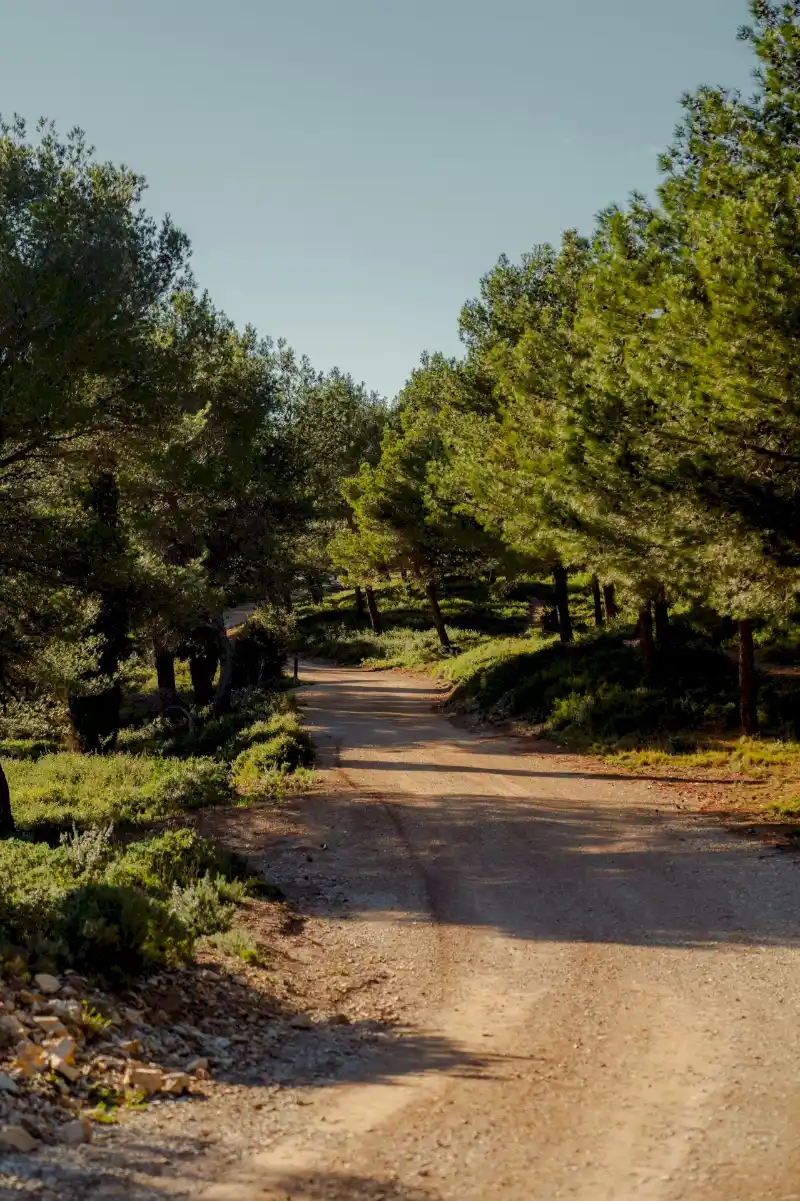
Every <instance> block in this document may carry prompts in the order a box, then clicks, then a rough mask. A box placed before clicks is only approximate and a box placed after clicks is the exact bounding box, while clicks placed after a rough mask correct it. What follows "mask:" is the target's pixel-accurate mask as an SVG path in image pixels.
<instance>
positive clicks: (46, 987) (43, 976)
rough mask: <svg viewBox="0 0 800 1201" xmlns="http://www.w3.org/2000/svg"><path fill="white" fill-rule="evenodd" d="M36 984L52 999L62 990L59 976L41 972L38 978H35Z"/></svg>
mask: <svg viewBox="0 0 800 1201" xmlns="http://www.w3.org/2000/svg"><path fill="white" fill-rule="evenodd" d="M33 981H34V984H35V985H36V987H37V988H39V989H41V991H42V992H43V993H44V994H45V996H48V997H52V996H53V995H54V994H55V993H57V992H59V990H60V989H61V981H60V980H59V978H58V976H51V975H50V974H49V973H48V972H39V975H38V976H34V977H33Z"/></svg>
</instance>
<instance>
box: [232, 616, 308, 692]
mask: <svg viewBox="0 0 800 1201" xmlns="http://www.w3.org/2000/svg"><path fill="white" fill-rule="evenodd" d="M296 632H297V630H296V621H295V618H294V617H293V615H292V614H291V613H288V612H287V611H286V610H285V609H278V608H277V607H276V606H274V605H264V606H263V607H262V608H260V609H256V611H255V612H254V613H252V614H251V615H250V617H249V618H248V619H247V621H246V622H245V623H244V625H243V626H242V628H241V630H239V632H238V633H237V634H235V635H234V637H233V639H232V642H233V686H234V688H247V687H251V688H257V687H258V686H259V685H260V684H262V683H263V682H264V681H267V680H278V679H280V677H281V674H282V672H283V668H284V665H285V663H286V657H287V654H288V652H289V649H290V647H291V646H293V645H294V641H295V638H296Z"/></svg>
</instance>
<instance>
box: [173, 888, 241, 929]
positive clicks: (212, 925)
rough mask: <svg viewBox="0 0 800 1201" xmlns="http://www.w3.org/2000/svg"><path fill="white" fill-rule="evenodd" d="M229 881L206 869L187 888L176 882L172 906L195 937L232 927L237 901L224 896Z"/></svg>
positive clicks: (176, 914)
mask: <svg viewBox="0 0 800 1201" xmlns="http://www.w3.org/2000/svg"><path fill="white" fill-rule="evenodd" d="M226 883H227V881H226V880H225V877H224V876H212V875H210V874H208V873H207V874H206V875H205V876H202V877H201V878H200V879H199V880H193V881H192V883H191V884H187V885H186V886H185V887H184V888H181V887H180V885H178V884H174V885H173V888H172V896H171V897H170V909H171V910H172V912H173V913H174V914H175V916H176V917H177V918H179V920H180V921H181V922H182V923H183V925H184V926H186V928H187V930H189V931H191V933H192V934H193V935H194V936H195V937H197V936H199V935H201V934H217V933H219V932H220V931H223V930H230V928H231V922H232V921H233V915H234V914H235V912H236V905H235V904H233V902H231V901H228V900H225V899H224V891H225V887H226Z"/></svg>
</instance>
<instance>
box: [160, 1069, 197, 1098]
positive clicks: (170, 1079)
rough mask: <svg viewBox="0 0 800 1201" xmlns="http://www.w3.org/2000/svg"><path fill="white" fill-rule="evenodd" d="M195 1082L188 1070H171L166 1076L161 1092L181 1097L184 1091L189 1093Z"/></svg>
mask: <svg viewBox="0 0 800 1201" xmlns="http://www.w3.org/2000/svg"><path fill="white" fill-rule="evenodd" d="M193 1083H194V1082H193V1080H192V1077H191V1076H189V1075H187V1073H186V1072H170V1073H169V1075H167V1076H165V1077H164V1082H163V1084H162V1085H161V1092H162V1093H169V1094H170V1096H172V1097H181V1096H183V1094H184V1093H188V1091H189V1089H190V1088H191V1087H192V1084H193Z"/></svg>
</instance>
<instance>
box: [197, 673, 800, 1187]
mask: <svg viewBox="0 0 800 1201" xmlns="http://www.w3.org/2000/svg"><path fill="white" fill-rule="evenodd" d="M304 678H306V679H308V680H309V681H310V682H312V683H313V685H314V686H313V687H311V688H309V689H307V691H306V692H305V700H304V708H305V711H306V714H307V718H308V721H309V722H310V723H311V724H312V725H313V726H314V727H315V729H316V737H317V740H318V742H319V744H320V745H321V746H322V747H323V750H324V748H327V755H328V760H329V762H334V763H335V767H334V768H333V769H332V770H333V772H334V775H335V776H336V780H337V785H338V787H337V788H336V789H335V790H334V791H332V792H331V793H330V794H329V795H327V796H326V797H325V798H324V799H323V800H321V801H319V802H317V807H316V811H315V813H314V816H313V823H314V831H315V836H318V837H320V838H322V839H324V840H325V841H326V843H327V851H326V854H327V855H328V856H329V858H328V859H327V860H326V864H327V866H326V870H327V871H329V872H330V871H333V872H335V873H336V874H337V875H338V876H339V877H340V878H341V879H342V880H343V881H345V882H346V888H347V897H346V898H345V897H343V898H342V902H341V909H342V911H343V913H345V914H346V915H349V916H348V921H349V923H350V924H351V928H352V931H353V936H354V938H355V939H356V940H358V939H361V940H362V942H363V940H364V938H367V939H371V940H372V941H373V944H374V945H375V946H377V947H379V948H381V951H382V953H383V955H384V956H385V957H387V958H388V959H389V960H390V961H391V962H392V963H393V964H394V965H395V967H396V968H397V969H398V978H399V979H400V981H401V986H400V991H399V993H398V997H397V1001H398V1005H399V1009H400V1012H401V1013H403V1014H405V1015H406V1021H407V1030H406V1036H405V1038H404V1039H403V1040H401V1041H400V1043H399V1045H398V1044H394V1043H393V1044H391V1045H390V1046H389V1047H388V1049H387V1050H386V1051H385V1052H382V1051H381V1050H378V1051H376V1052H373V1053H372V1056H371V1058H370V1060H369V1062H368V1063H367V1064H364V1063H356V1064H354V1066H353V1069H352V1072H351V1073H350V1075H351V1080H350V1081H349V1082H348V1080H347V1079H345V1080H344V1081H343V1082H341V1083H339V1084H338V1085H337V1086H336V1087H328V1088H326V1089H320V1090H318V1091H317V1092H316V1093H315V1094H314V1095H313V1096H312V1097H311V1098H310V1104H309V1105H308V1107H307V1109H306V1110H305V1111H304V1115H303V1122H302V1126H301V1127H299V1128H298V1129H297V1130H296V1131H295V1133H294V1134H293V1135H285V1136H283V1137H281V1138H277V1139H276V1140H275V1142H274V1144H273V1145H272V1146H271V1147H269V1148H267V1149H265V1150H262V1151H260V1152H258V1153H256V1154H255V1155H254V1156H253V1157H252V1158H250V1159H249V1160H248V1161H247V1162H246V1163H245V1164H244V1166H243V1169H242V1171H241V1172H239V1173H237V1174H236V1175H235V1177H233V1178H232V1177H231V1176H230V1175H229V1176H228V1177H227V1179H225V1180H224V1181H223V1182H220V1183H219V1184H217V1185H215V1186H214V1187H212V1188H211V1189H209V1190H208V1191H206V1192H204V1193H203V1194H202V1196H203V1197H205V1198H206V1199H207V1201H226V1199H227V1201H255V1199H260V1201H267V1199H276V1198H289V1197H291V1198H295V1199H298V1201H300V1199H303V1201H317V1199H320V1198H335V1199H337V1201H338V1199H341V1201H344V1199H346V1198H350V1199H356V1201H367V1199H372V1198H375V1199H378V1198H383V1199H384V1201H456V1199H458V1201H479V1199H480V1201H486V1199H492V1198H508V1199H509V1201H554V1199H556V1198H574V1199H580V1201H634V1199H635V1201H677V1199H678V1198H683V1199H686V1201H721V1199H722V1198H724V1199H725V1201H767V1199H773V1198H774V1199H776V1201H778V1199H779V1201H790V1199H792V1198H794V1199H798V1198H800V1153H798V1150H797V1126H798V1120H800V1119H799V1118H798V1115H800V1034H799V1033H798V1031H799V1029H800V1024H799V1023H798V1000H799V999H800V953H799V952H798V942H800V939H799V937H798V912H800V906H799V905H798V901H800V874H799V873H800V867H798V865H797V863H796V862H795V861H794V860H793V859H792V858H789V857H786V856H782V855H777V854H769V853H765V851H764V848H763V846H761V847H759V846H755V845H753V844H752V843H747V842H745V841H743V840H740V839H736V838H732V836H730V835H728V834H726V833H725V832H724V831H723V830H721V829H719V828H709V827H706V826H703V825H701V824H699V823H698V822H697V821H696V820H695V819H692V818H690V817H688V816H686V815H684V814H681V813H679V812H677V811H676V808H675V798H674V794H671V793H670V794H667V792H666V790H663V789H660V788H659V785H658V784H653V783H651V782H647V783H646V782H643V781H637V780H630V779H627V778H625V777H618V776H616V775H615V774H614V773H613V772H608V773H605V774H604V773H603V772H602V771H598V770H597V769H591V768H587V766H586V764H585V763H584V762H582V761H581V760H579V759H575V758H572V757H569V756H561V755H559V754H557V753H531V750H530V745H529V744H527V745H526V744H519V743H517V744H515V743H513V742H509V741H507V740H503V739H500V738H495V737H483V738H482V737H480V736H479V735H476V734H474V733H470V732H467V731H465V730H462V729H459V728H457V727H456V726H454V725H453V724H452V723H450V722H449V721H448V720H447V719H446V718H445V717H443V716H441V715H439V714H437V713H435V712H433V711H432V705H431V701H432V697H431V695H430V694H431V690H432V686H431V685H430V684H427V683H425V682H420V681H418V680H414V679H411V678H409V677H404V676H400V675H381V674H368V673H364V672H359V671H345V670H339V669H334V668H327V667H321V666H315V667H313V668H307V669H306V670H305V672H304ZM667 809H669V811H667Z"/></svg>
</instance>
